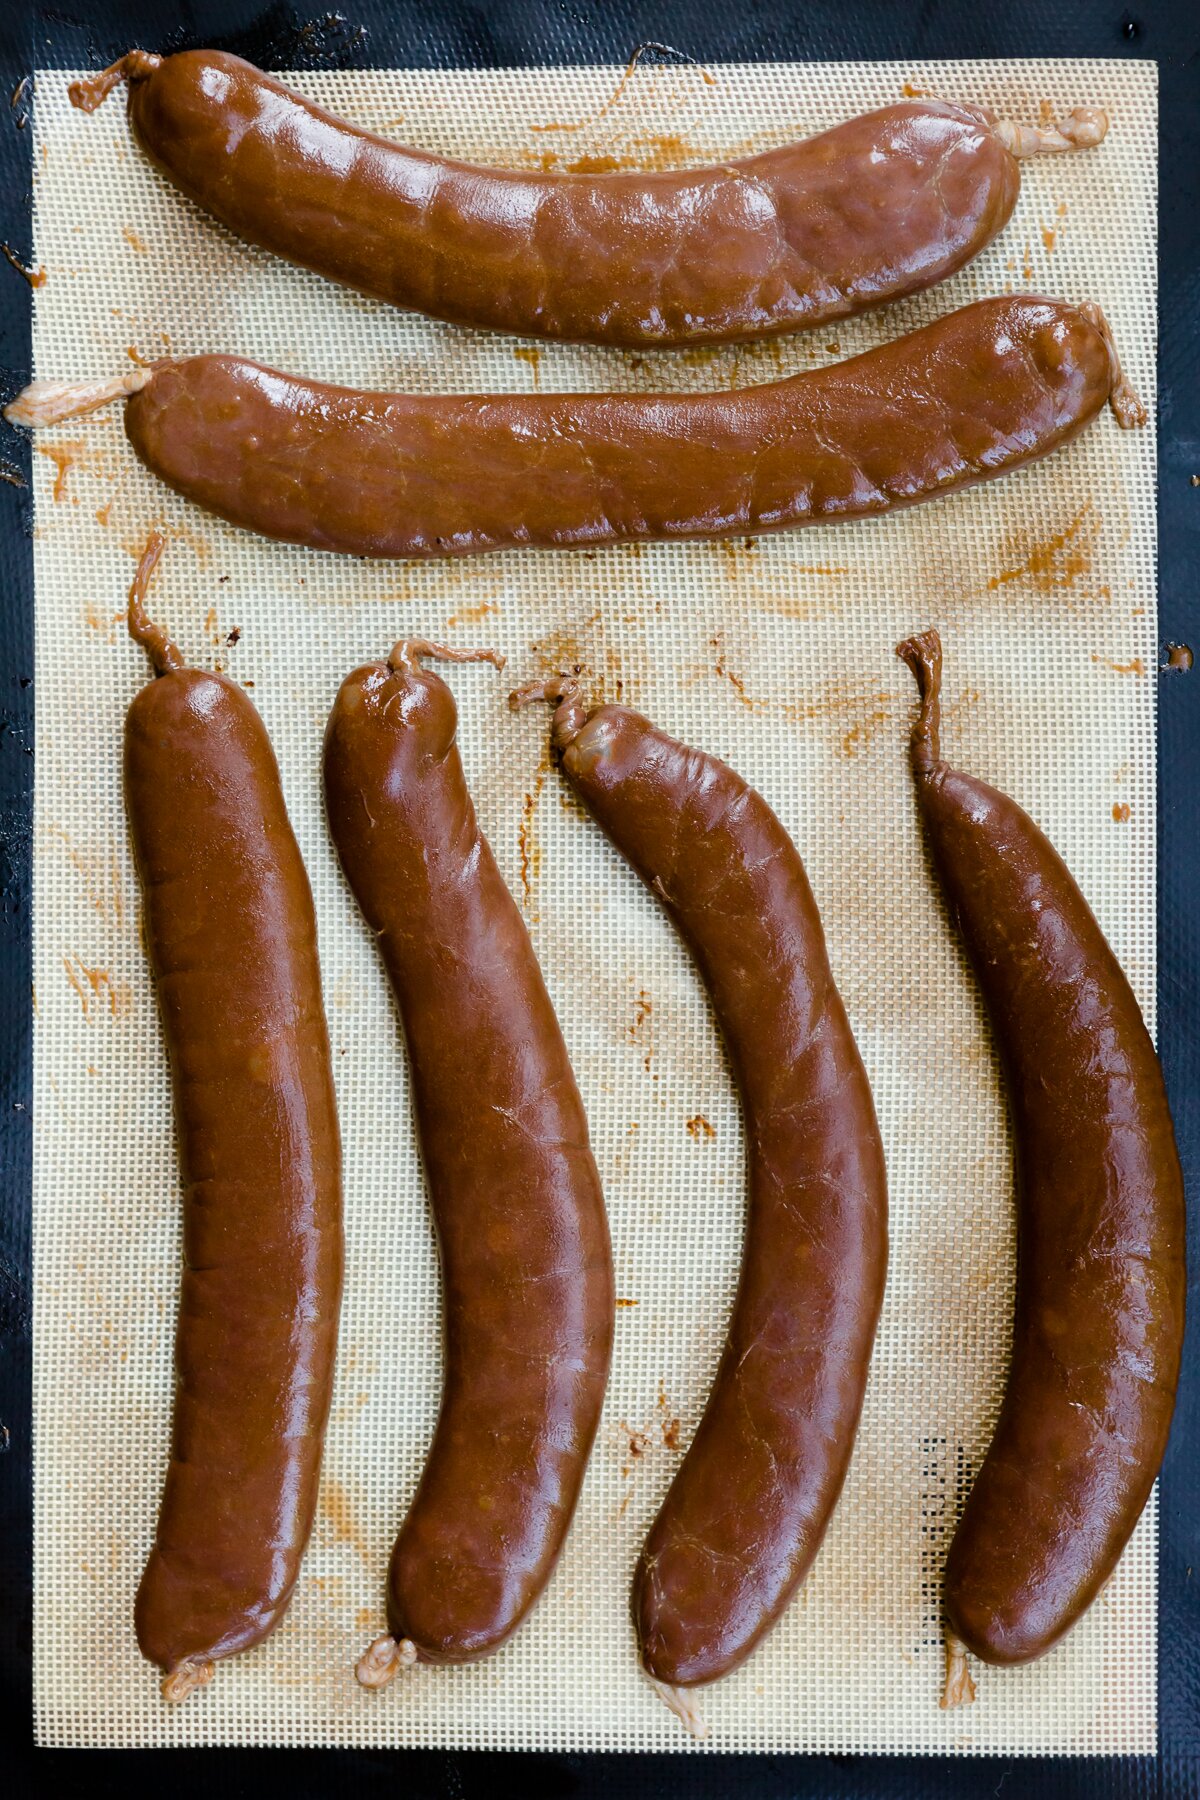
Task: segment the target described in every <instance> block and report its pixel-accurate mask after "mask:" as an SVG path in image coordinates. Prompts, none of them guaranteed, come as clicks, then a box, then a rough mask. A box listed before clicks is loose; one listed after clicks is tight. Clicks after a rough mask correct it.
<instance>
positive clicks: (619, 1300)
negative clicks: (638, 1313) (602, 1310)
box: [617, 1294, 637, 1306]
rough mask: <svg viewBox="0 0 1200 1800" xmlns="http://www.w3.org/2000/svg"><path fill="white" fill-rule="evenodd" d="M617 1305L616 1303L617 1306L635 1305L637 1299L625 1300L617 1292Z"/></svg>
mask: <svg viewBox="0 0 1200 1800" xmlns="http://www.w3.org/2000/svg"><path fill="white" fill-rule="evenodd" d="M617 1305H618V1306H636V1305H637V1301H636V1300H625V1299H622V1297H621V1295H619V1294H618V1295H617Z"/></svg>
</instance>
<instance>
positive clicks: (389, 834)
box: [324, 642, 615, 1687]
mask: <svg viewBox="0 0 1200 1800" xmlns="http://www.w3.org/2000/svg"><path fill="white" fill-rule="evenodd" d="M431 655H436V656H441V657H450V658H452V659H454V660H462V659H463V657H462V653H456V652H453V651H447V650H444V649H440V648H439V647H437V646H435V645H430V644H425V643H422V642H411V643H401V644H398V645H397V646H396V648H395V650H394V651H393V652H392V655H391V657H390V659H389V660H388V662H386V663H372V664H367V665H366V666H365V667H363V668H360V669H356V670H355V671H354V672H353V674H351V675H350V676H348V677H347V679H346V681H345V682H344V683H343V685H342V688H341V691H340V692H339V694H338V697H337V700H336V703H335V705H334V708H333V711H332V713H331V715H330V719H329V726H328V730H327V734H326V739H325V756H324V779H325V799H326V807H327V811H328V816H329V825H330V829H331V831H332V834H333V838H334V842H335V844H336V846H337V851H338V855H339V857H340V858H341V863H342V867H343V869H344V870H345V873H346V877H347V879H348V881H349V883H350V886H351V888H352V889H353V892H354V894H355V897H356V898H357V900H358V903H359V905H360V906H361V908H362V911H363V913H364V915H365V917H366V920H367V923H368V924H369V926H370V927H371V930H372V932H373V933H374V934H375V936H376V937H377V938H378V941H379V947H380V950H381V952H382V954H383V959H384V964H385V966H386V968H387V972H388V975H389V978H390V980H391V984H392V989H393V992H394V993H395V996H396V1002H397V1006H398V1008H399V1012H400V1019H401V1023H402V1025H403V1028H404V1035H405V1039H406V1041H407V1045H408V1053H409V1063H410V1068H411V1072H412V1092H413V1104H414V1108H415V1112H416V1124H417V1132H418V1136H419V1139H420V1146H421V1155H422V1158H423V1160H424V1164H425V1172H426V1176H427V1179H428V1183H429V1195H430V1200H431V1203H432V1207H433V1216H434V1223H435V1226H436V1229H437V1236H438V1243H439V1248H440V1252H441V1266H442V1278H443V1285H444V1308H445V1314H444V1316H445V1379H444V1385H443V1390H442V1404H441V1410H440V1413H439V1416H438V1423H437V1430H436V1432H435V1435H434V1439H433V1444H432V1447H431V1449H430V1451H429V1456H428V1460H427V1462H426V1464H425V1469H424V1473H423V1474H422V1476H421V1481H420V1485H419V1487H418V1489H417V1492H416V1496H415V1498H414V1499H413V1502H412V1505H411V1506H410V1508H409V1511H408V1514H407V1516H406V1518H405V1520H404V1523H403V1525H402V1526H401V1529H400V1534H399V1536H398V1537H397V1539H396V1544H395V1548H394V1550H393V1552H392V1559H391V1568H390V1572H389V1578H388V1602H387V1616H388V1627H389V1635H388V1636H386V1637H384V1638H381V1639H379V1640H378V1641H377V1642H376V1643H375V1644H374V1645H372V1647H371V1649H370V1650H369V1651H368V1652H367V1654H366V1655H365V1656H364V1657H363V1659H362V1661H361V1663H360V1664H359V1670H358V1675H359V1680H360V1681H361V1682H362V1683H363V1685H364V1686H368V1687H378V1686H382V1685H383V1683H384V1682H386V1681H387V1680H389V1679H390V1678H391V1676H392V1675H393V1674H394V1673H395V1672H396V1670H397V1669H398V1668H399V1667H400V1666H401V1664H402V1663H405V1662H414V1661H417V1660H420V1661H422V1662H431V1663H452V1662H462V1661H466V1660H468V1659H471V1658H475V1657H479V1656H483V1655H485V1654H486V1653H488V1652H489V1651H491V1650H494V1649H495V1648H496V1647H497V1646H498V1645H500V1644H501V1643H503V1642H504V1640H505V1639H506V1638H507V1637H508V1636H509V1635H510V1633H511V1632H513V1631H514V1630H515V1629H516V1628H517V1626H518V1625H519V1624H520V1622H521V1620H522V1619H523V1618H524V1617H525V1615H526V1613H527V1612H528V1610H529V1608H530V1607H531V1606H532V1605H533V1603H534V1601H535V1600H536V1599H537V1597H538V1595H539V1594H540V1593H541V1591H542V1589H543V1588H544V1586H545V1584H546V1582H547V1581H548V1580H549V1577H550V1574H551V1571H552V1569H553V1567H554V1563H555V1561H556V1559H557V1557H558V1553H559V1550H560V1549H561V1547H562V1543H563V1540H564V1538H565V1536H566V1532H567V1527H568V1526H569V1524H570V1521H571V1515H572V1513H573V1511H574V1507H575V1502H576V1500H577V1498H578V1494H579V1488H580V1483H581V1481H582V1479H583V1474H584V1469H585V1467H586V1463H587V1457H588V1452H589V1450H590V1448H591V1444H592V1440H593V1437H594V1436H595V1432H596V1426H597V1423H598V1421H599V1417H600V1407H601V1403H602V1401H603V1398H604V1389H605V1383H606V1380H607V1376H608V1363H609V1356H610V1352H611V1348H612V1335H613V1319H614V1309H615V1301H614V1297H613V1274H612V1259H611V1255H610V1251H609V1243H608V1227H607V1222H606V1218H605V1211H604V1201H603V1196H602V1193H601V1189H600V1179H599V1175H598V1173H597V1170H596V1165H595V1162H594V1160H593V1158H592V1153H591V1150H590V1148H589V1145H588V1132H587V1121H586V1118H585V1116H584V1112H583V1105H582V1102H581V1100H580V1097H579V1092H578V1089H577V1087H576V1085H575V1078H574V1076H573V1074H572V1072H571V1066H570V1063H569V1062H568V1060H567V1052H566V1048H565V1046H564V1044H563V1040H562V1034H561V1032H560V1031H559V1028H558V1023H557V1020H556V1019H555V1016H554V1011H553V1008H552V1006H551V1004H550V999H549V996H548V995H547V992H546V988H545V984H544V982H543V980H542V976H541V973H540V971H539V969H538V965H537V962H536V960H535V958H534V954H533V949H532V947H531V945H530V942H529V936H528V933H527V932H526V929H525V925H524V922H523V920H522V918H521V915H520V913H519V911H518V909H517V906H516V903H515V902H514V900H513V898H512V896H511V894H510V893H509V891H508V889H507V887H506V886H505V884H504V880H503V877H502V876H501V874H500V872H499V870H498V869H497V867H496V863H495V860H494V858H493V856H492V852H491V850H490V848H489V847H488V844H487V841H486V839H485V838H484V836H483V834H482V832H481V831H480V829H479V825H478V823H477V821H476V817H475V811H474V808H473V806H472V804H471V799H470V795H469V794H468V792H467V788H466V783H465V781H464V779H463V771H462V765H461V763H460V761H459V756H458V751H457V749H456V747H455V741H454V740H455V726H456V713H455V707H454V701H453V698H452V696H451V694H450V690H449V689H448V687H447V686H446V684H445V683H444V682H443V681H442V680H441V679H440V678H439V677H438V676H437V675H435V674H433V673H431V672H429V671H427V670H425V669H424V668H422V666H421V662H422V658H423V657H427V656H431ZM495 660H501V659H495Z"/></svg>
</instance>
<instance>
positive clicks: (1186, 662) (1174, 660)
mask: <svg viewBox="0 0 1200 1800" xmlns="http://www.w3.org/2000/svg"><path fill="white" fill-rule="evenodd" d="M1195 660H1196V658H1195V656H1194V655H1193V653H1192V646H1191V645H1190V644H1168V645H1167V660H1166V662H1165V663H1163V665H1162V667H1163V668H1164V669H1174V670H1177V671H1178V673H1179V674H1180V675H1186V674H1187V672H1188V670H1189V669H1190V668H1191V666H1192V664H1193V663H1194V662H1195Z"/></svg>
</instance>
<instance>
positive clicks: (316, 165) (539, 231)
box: [71, 50, 1108, 346]
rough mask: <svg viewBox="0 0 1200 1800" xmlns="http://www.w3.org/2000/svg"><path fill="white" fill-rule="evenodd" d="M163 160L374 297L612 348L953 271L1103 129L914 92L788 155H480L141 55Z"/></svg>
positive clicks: (224, 62) (734, 335) (698, 336)
mask: <svg viewBox="0 0 1200 1800" xmlns="http://www.w3.org/2000/svg"><path fill="white" fill-rule="evenodd" d="M121 81H125V82H127V83H128V87H129V119H130V123H131V125H132V127H133V132H134V136H135V137H136V138H137V140H138V142H139V143H140V144H141V146H142V148H143V150H144V151H145V152H146V154H147V156H149V158H150V160H151V161H152V162H153V163H154V164H155V165H156V166H157V167H158V168H159V169H161V170H162V172H163V173H164V174H165V175H166V176H167V177H168V179H169V180H170V181H172V182H173V183H174V184H175V186H176V187H177V188H178V189H179V190H180V191H181V192H182V193H184V194H186V195H187V196H188V198H189V199H191V200H194V201H195V202H196V204H197V205H198V206H201V207H203V208H204V210H205V211H206V212H208V213H211V214H212V215H213V216H214V217H215V218H217V219H219V220H220V221H221V222H222V224H224V225H227V226H228V227H229V228H230V230H231V231H233V232H235V233H236V234H237V235H238V236H239V237H241V238H244V239H245V240H246V241H247V242H249V243H252V244H258V245H260V246H261V247H262V248H263V249H266V250H270V251H272V252H273V253H274V254H275V255H277V256H282V257H286V258H287V260H288V261H289V262H293V263H300V264H301V265H302V266H303V267H305V268H309V269H315V270H316V271H317V273H318V274H321V275H327V276H330V277H331V278H332V279H333V280H334V281H339V282H342V283H343V284H345V285H346V286H348V287H351V288H356V289H357V290H358V291H359V292H360V293H364V294H370V295H373V296H375V297H377V298H379V299H381V300H388V301H392V302H393V303H395V304H396V305H399V306H405V307H413V308H416V309H417V310H419V311H421V312H426V313H432V314H434V315H435V316H436V317H438V318H443V319H451V320H456V321H457V322H459V323H460V324H466V325H481V326H485V327H490V328H492V329H494V330H499V331H515V332H521V333H531V334H537V335H541V336H544V337H550V338H571V339H577V340H585V341H591V342H595V343H605V344H628V345H634V346H638V345H648V344H663V345H668V344H696V343H704V342H709V343H714V342H715V343H721V342H730V341H733V340H737V339H742V338H750V337H761V336H763V335H766V334H768V333H777V332H783V331H794V330H796V329H798V328H799V327H802V326H809V325H816V324H819V323H820V322H821V321H823V320H827V319H832V318H839V317H842V316H844V315H845V314H847V313H855V312H860V311H861V310H862V309H863V308H864V307H868V306H878V305H880V304H881V303H882V302H884V301H887V300H894V299H897V298H899V297H900V296H901V295H904V294H911V293H915V292H917V291H919V290H920V289H921V288H925V287H928V286H930V285H931V284H932V283H933V282H935V281H941V280H943V279H944V278H945V277H946V276H947V275H950V274H952V273H953V272H954V271H955V270H957V269H960V268H962V266H963V265H964V263H967V262H969V261H970V260H971V258H972V257H974V256H977V255H978V254H979V252H980V251H981V250H982V249H983V248H984V247H985V246H986V245H987V244H989V243H990V242H991V241H992V239H993V238H994V237H995V236H996V234H997V232H998V231H1000V230H1001V229H1002V227H1003V226H1004V225H1005V224H1006V223H1007V222H1008V219H1009V217H1010V215H1011V213H1012V209H1013V206H1014V204H1015V202H1016V198H1017V193H1018V189H1019V186H1020V171H1019V167H1018V164H1017V161H1016V158H1017V157H1018V156H1027V155H1033V154H1036V153H1038V152H1040V151H1046V150H1049V151H1060V150H1070V149H1074V148H1076V147H1082V146H1086V145H1091V144H1097V143H1099V142H1100V140H1101V139H1102V138H1103V136H1104V134H1105V132H1106V130H1107V127H1108V121H1107V119H1106V118H1105V116H1104V114H1103V113H1101V112H1097V111H1095V110H1090V109H1086V108H1080V109H1077V110H1076V111H1075V112H1073V113H1071V114H1070V115H1069V116H1068V118H1067V119H1066V120H1064V121H1063V123H1062V124H1061V125H1060V126H1059V127H1057V128H1055V127H1050V128H1041V129H1037V128H1033V129H1031V128H1028V127H1025V128H1022V127H1018V126H1013V125H1010V124H1005V123H1000V122H997V121H996V119H995V118H994V117H993V115H992V114H991V113H989V112H988V111H987V110H986V109H985V108H982V107H964V106H953V105H950V104H948V103H947V102H946V101H942V100H930V99H909V100H905V101H901V102H899V103H897V104H895V105H893V106H886V107H883V108H881V109H880V110H879V111H878V112H872V113H867V114H866V115H865V116H863V117H861V118H857V119H852V120H850V121H848V122H847V123H846V124H843V125H839V126H837V127H836V128H835V129H834V130H832V131H826V132H823V133H822V134H821V135H820V136H819V137H815V138H810V139H809V140H807V141H806V142H804V143H799V144H792V145H789V146H788V147H786V148H785V149H782V150H771V151H767V152H766V153H765V154H763V155H760V156H753V157H748V158H746V159H744V160H742V161H739V162H732V163H725V164H722V165H720V166H718V167H716V168H707V169H693V170H687V171H672V172H664V173H656V174H647V173H641V172H629V173H623V172H610V173H606V174H600V175H595V174H585V173H575V174H572V173H561V174H554V173H551V174H533V173H529V172H527V171H518V170H511V169H483V168H473V167H471V166H469V165H467V164H465V163H459V162H453V161H450V160H448V159H447V158H444V157H438V156H429V155H425V154H423V153H421V152H419V151H416V150H409V149H405V148H403V147H402V146H401V145H398V144H393V143H390V142H388V141H387V140H386V139H384V138H380V137H375V136H373V135H371V134H370V133H369V132H366V131H362V130H360V129H358V128H357V127H356V126H353V125H350V124H348V123H347V122H346V121H344V120H342V119H337V118H335V117H333V115H332V114H330V113H328V112H326V111H324V109H323V108H321V107H319V106H315V105H314V104H313V103H312V102H311V101H309V100H305V99H303V98H302V97H301V95H299V94H297V93H294V92H293V91H292V90H291V89H289V88H286V87H284V86H283V85H282V84H281V83H280V82H278V81H274V80H272V79H271V77H270V76H268V75H264V74H263V73H262V71H261V70H260V69H256V68H254V67H252V66H251V64H249V63H246V62H243V61H242V60H241V59H240V58H239V57H236V56H230V55H227V54H225V53H223V52H221V51H216V50H187V51H183V52H181V53H179V54H178V55H175V56H167V57H160V56H154V55H151V54H148V53H147V52H146V51H144V50H133V51H130V53H129V54H128V56H124V57H122V58H121V60H120V61H119V62H117V63H114V64H113V66H112V68H110V69H107V70H105V71H104V72H103V74H101V75H99V76H94V77H91V78H90V79H88V80H85V81H81V82H77V83H75V84H74V86H73V87H72V89H71V98H72V100H73V101H74V103H75V104H76V105H77V106H80V107H83V108H84V109H85V110H86V111H89V112H90V111H92V110H93V109H94V108H95V107H96V106H98V105H99V104H100V103H101V102H102V101H103V99H104V98H105V96H106V95H107V94H108V93H110V92H111V90H112V89H113V88H114V87H115V86H116V85H117V84H118V83H119V82H121Z"/></svg>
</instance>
